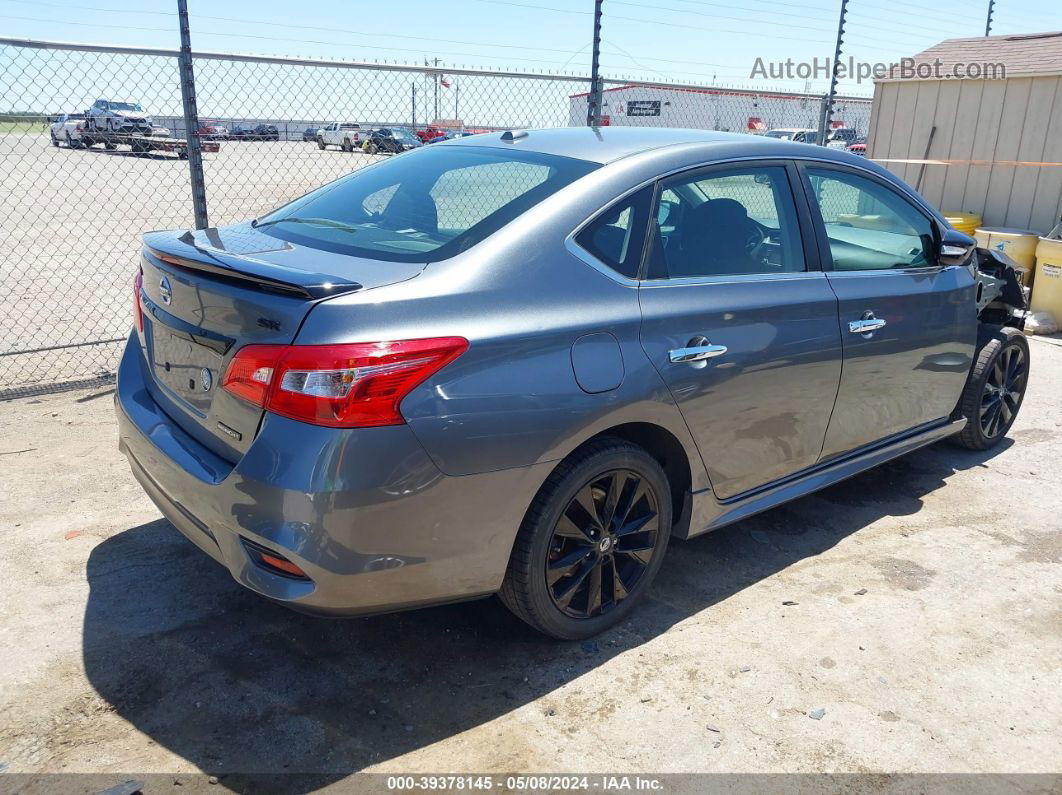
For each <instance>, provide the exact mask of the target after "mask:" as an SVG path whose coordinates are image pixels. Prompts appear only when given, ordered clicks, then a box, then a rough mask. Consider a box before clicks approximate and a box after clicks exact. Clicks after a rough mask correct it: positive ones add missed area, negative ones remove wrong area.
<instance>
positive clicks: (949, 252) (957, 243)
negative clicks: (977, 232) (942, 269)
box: [937, 229, 977, 266]
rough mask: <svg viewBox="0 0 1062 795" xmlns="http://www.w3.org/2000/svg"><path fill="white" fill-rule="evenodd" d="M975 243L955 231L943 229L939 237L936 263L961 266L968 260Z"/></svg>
mask: <svg viewBox="0 0 1062 795" xmlns="http://www.w3.org/2000/svg"><path fill="white" fill-rule="evenodd" d="M976 245H977V241H976V240H974V239H973V238H972V237H970V236H969V235H964V234H963V233H962V232H959V231H956V230H955V229H945V230H944V231H943V233H942V234H941V236H940V250H939V251H938V252H937V262H938V263H939V264H940V265H944V266H948V265H962V264H963V263H965V262H966V260H967V259H968V258H969V256H970V253H971V252H972V251H973V250H974V247H975V246H976Z"/></svg>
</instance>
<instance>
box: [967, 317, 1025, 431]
mask: <svg viewBox="0 0 1062 795" xmlns="http://www.w3.org/2000/svg"><path fill="white" fill-rule="evenodd" d="M1028 383H1029V342H1028V340H1026V339H1025V335H1024V334H1022V332H1021V331H1019V330H1018V329H1013V328H1002V329H999V330H998V331H996V332H993V333H992V335H991V336H990V337H989V338H988V341H987V342H986V343H985V344H984V346H983V347H982V348H981V350H980V351H978V353H977V359H976V360H975V361H974V366H973V369H972V370H970V375H969V377H968V378H967V379H966V386H965V387H964V388H963V391H962V397H961V398H960V399H959V408H958V413H959V415H960V416H962V417H965V418H966V427H965V428H963V429H962V431H961V432H960V433H958V434H956V435H955V436H954V437H952V439H953V441H954V442H955V443H956V444H958V445H959V446H961V447H965V448H967V449H968V450H988V449H989V448H991V447H995V446H996V445H997V444H999V443H1000V441H1002V439H1003V437H1004V436H1006V435H1007V431H1009V430H1010V427H1011V426H1012V425H1013V424H1014V420H1015V419H1016V418H1017V416H1018V411H1019V409H1021V404H1022V401H1023V400H1024V399H1025V388H1026V387H1027V386H1028Z"/></svg>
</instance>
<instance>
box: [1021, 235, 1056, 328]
mask: <svg viewBox="0 0 1062 795" xmlns="http://www.w3.org/2000/svg"><path fill="white" fill-rule="evenodd" d="M1029 308H1030V309H1031V310H1032V311H1033V312H1047V313H1048V314H1050V315H1051V317H1052V318H1054V320H1055V322H1056V323H1062V240H1051V239H1048V238H1046V237H1041V238H1040V241H1039V242H1038V243H1037V244H1036V287H1035V288H1034V289H1033V291H1032V301H1030V305H1029Z"/></svg>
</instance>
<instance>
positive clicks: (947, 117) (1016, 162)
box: [867, 32, 1062, 234]
mask: <svg viewBox="0 0 1062 795" xmlns="http://www.w3.org/2000/svg"><path fill="white" fill-rule="evenodd" d="M914 64H915V65H916V66H921V69H922V73H923V74H924V75H927V76H925V77H922V76H914V77H909V78H904V77H901V76H900V75H899V74H896V75H895V76H889V77H886V78H884V79H880V80H877V81H876V84H875V89H874V105H873V109H872V111H871V120H870V136H869V139H868V142H867V155H868V156H869V157H871V158H873V159H875V160H877V161H878V162H880V163H881V164H882V165H884V166H885V167H886V168H888V169H889V170H891V171H893V172H894V173H896V174H897V175H899V176H900V177H901V178H902V179H904V180H905V181H906V182H908V183H909V184H910V185H912V186H915V187H916V188H918V190H919V191H920V192H921V193H922V194H923V195H924V196H925V197H926V199H928V200H929V201H930V202H932V203H933V204H934V205H936V206H937V207H938V208H939V209H941V210H948V211H966V212H973V213H978V214H980V215H982V216H984V223H985V225H987V226H1007V227H1021V228H1026V229H1033V230H1035V231H1037V232H1039V233H1040V234H1044V233H1046V232H1047V231H1048V230H1050V229H1051V227H1053V226H1054V225H1055V224H1056V223H1057V222H1058V219H1059V216H1060V215H1062V32H1056V33H1038V34H1028V35H1015V36H987V37H985V36H982V37H979V38H971V39H948V40H947V41H943V42H941V43H940V44H937V45H935V46H933V47H930V48H929V49H928V50H925V51H924V52H921V53H919V54H918V55H916V56H914ZM985 64H1002V65H1003V67H1004V68H1005V70H1006V71H1005V77H1004V76H1003V74H1004V73H1003V72H1002V71H1000V70H996V72H995V75H993V74H992V73H993V69H992V68H985V67H984V65H985ZM931 70H932V73H930V72H931ZM969 71H974V72H976V71H981V72H982V73H984V74H986V75H988V77H981V78H973V77H963V78H956V77H950V75H955V74H958V73H967V72H969ZM925 160H928V161H930V162H929V163H923V162H904V161H925Z"/></svg>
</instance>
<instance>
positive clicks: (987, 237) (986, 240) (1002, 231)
mask: <svg viewBox="0 0 1062 795" xmlns="http://www.w3.org/2000/svg"><path fill="white" fill-rule="evenodd" d="M974 238H975V239H976V240H977V245H979V246H981V248H987V249H991V250H992V251H1001V252H1002V253H1004V254H1006V255H1007V256H1008V257H1010V258H1011V259H1012V260H1014V261H1015V262H1016V263H1018V265H1020V266H1021V267H1022V268H1024V269H1025V273H1024V274H1023V275H1022V284H1024V285H1025V286H1026V287H1028V286H1029V285H1031V284H1032V283H1033V268H1034V267H1035V266H1036V246H1037V245H1038V244H1039V242H1040V236H1039V235H1038V234H1037V233H1036V232H1034V231H1032V230H1031V229H1010V228H1008V227H1002V226H983V227H980V228H979V229H978V230H977V231H976V232H974Z"/></svg>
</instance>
